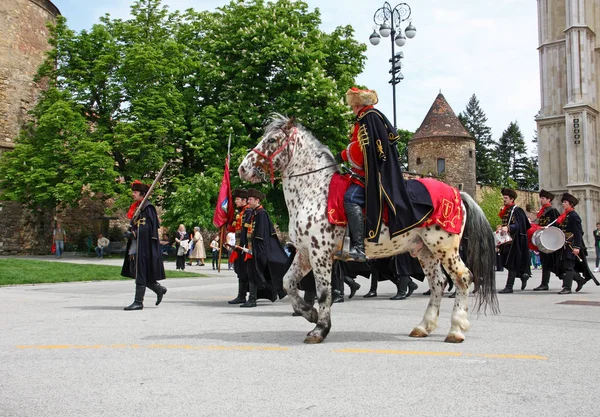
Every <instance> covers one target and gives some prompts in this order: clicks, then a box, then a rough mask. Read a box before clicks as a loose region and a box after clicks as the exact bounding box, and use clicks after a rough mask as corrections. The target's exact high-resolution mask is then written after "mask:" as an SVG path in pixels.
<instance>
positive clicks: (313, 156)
mask: <svg viewBox="0 0 600 417" xmlns="http://www.w3.org/2000/svg"><path fill="white" fill-rule="evenodd" d="M336 170H337V168H336V164H335V161H334V158H333V155H332V153H331V151H330V150H329V149H328V148H327V147H326V146H325V145H323V144H322V143H320V142H319V141H318V140H317V139H316V138H315V137H314V136H313V135H312V134H311V133H310V132H309V131H308V130H307V129H306V128H304V127H303V126H301V125H300V124H296V123H295V121H294V119H290V118H287V117H284V116H282V115H280V114H274V115H272V116H271V118H270V121H269V123H268V125H267V126H266V127H265V130H264V133H263V136H262V138H261V139H260V142H259V143H258V145H256V147H255V148H254V149H252V150H251V151H250V152H249V153H248V154H247V155H246V157H245V158H244V160H243V161H242V163H241V164H240V166H239V168H238V173H239V175H240V177H241V178H242V179H243V180H246V181H250V182H252V183H259V182H265V181H269V180H270V181H271V182H273V181H274V179H275V174H276V173H280V174H281V181H282V185H283V192H284V196H285V202H286V204H287V207H288V211H289V226H290V230H289V233H290V239H291V241H292V242H294V244H295V245H296V248H297V251H298V252H297V256H296V257H295V258H294V261H293V262H292V265H291V267H290V269H289V270H288V272H287V274H286V275H285V277H284V288H285V290H286V291H287V294H288V295H289V297H290V299H291V302H292V307H293V309H294V312H295V313H296V314H297V315H301V316H303V317H304V318H305V319H307V320H308V321H309V322H311V323H315V324H316V326H315V328H314V329H313V330H311V331H310V332H309V333H308V334H307V336H306V338H305V340H304V342H305V343H320V342H322V341H323V340H324V339H325V338H326V337H327V335H328V333H329V331H330V329H331V297H332V294H331V293H332V291H331V269H332V265H333V258H334V253H335V252H336V251H337V250H339V247H340V242H341V241H342V240H343V237H344V232H345V228H344V227H341V226H336V225H334V224H331V223H330V222H329V221H328V216H327V196H328V191H329V183H330V181H331V179H332V177H333V175H334V173H335V172H336ZM460 196H461V197H462V202H461V203H460V207H461V209H462V212H463V216H462V219H463V220H462V225H459V226H458V228H459V230H460V232H459V233H454V234H452V233H448V232H446V231H444V230H443V229H442V228H441V227H439V226H437V225H431V226H427V227H417V228H413V229H411V230H409V231H408V232H405V233H402V234H399V235H397V236H394V237H393V238H390V234H389V230H388V229H387V227H386V226H382V230H381V235H380V238H379V242H378V243H371V242H368V241H366V242H365V250H366V254H367V256H368V257H369V258H385V257H390V256H393V255H395V254H398V253H403V252H411V254H413V255H416V256H417V257H418V259H419V262H420V263H421V266H422V267H423V271H424V272H425V274H426V276H427V278H428V281H429V286H430V288H431V296H430V299H429V304H428V306H427V309H426V310H425V315H424V316H423V319H422V320H421V322H420V323H419V324H418V325H417V326H416V327H414V328H413V330H412V332H411V333H410V336H411V337H426V336H428V335H429V334H430V333H431V332H432V331H433V330H434V329H435V328H436V327H437V320H438V315H439V309H440V302H441V299H442V294H443V289H444V285H445V277H444V275H443V273H442V270H441V266H443V267H444V268H445V269H446V271H447V272H448V273H449V274H450V276H451V278H452V280H453V282H454V285H455V287H456V298H455V299H454V309H453V311H452V316H451V320H450V322H451V325H450V331H449V333H448V335H447V337H446V339H445V341H446V342H449V343H461V342H462V341H464V339H465V335H464V332H466V331H467V330H469V327H470V323H469V319H468V307H469V305H468V304H469V300H468V295H469V286H470V284H471V283H472V282H474V284H475V288H476V289H477V293H476V297H475V308H476V310H477V311H483V312H486V311H487V310H488V308H489V309H490V311H491V312H492V313H494V314H495V313H497V312H498V300H497V298H496V290H495V267H494V263H495V253H494V250H495V246H494V239H493V232H492V230H491V227H490V225H489V223H488V221H487V220H486V218H485V216H484V214H483V211H482V210H481V208H480V207H479V206H478V205H477V203H476V202H475V201H474V200H473V199H472V198H471V197H470V196H469V195H468V194H466V193H460ZM463 233H464V238H465V239H464V240H463V250H464V251H465V252H466V263H467V264H468V265H469V266H470V270H469V269H468V268H467V266H466V265H465V263H463V261H462V260H461V257H460V256H459V244H460V243H461V237H463ZM311 270H312V271H313V273H314V276H315V281H316V288H317V300H318V312H317V310H316V309H315V308H314V307H313V306H312V305H309V304H307V303H306V302H305V301H304V300H303V299H302V297H300V296H299V293H298V282H299V281H300V280H301V279H302V277H304V276H305V275H306V274H308V273H309V272H310V271H311ZM473 277H477V279H475V280H474V279H473Z"/></svg>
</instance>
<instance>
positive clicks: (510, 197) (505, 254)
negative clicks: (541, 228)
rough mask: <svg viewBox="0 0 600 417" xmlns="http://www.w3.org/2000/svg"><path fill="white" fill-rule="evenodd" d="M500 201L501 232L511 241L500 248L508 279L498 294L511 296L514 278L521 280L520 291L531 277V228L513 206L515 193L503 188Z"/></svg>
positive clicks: (522, 212) (519, 209)
mask: <svg viewBox="0 0 600 417" xmlns="http://www.w3.org/2000/svg"><path fill="white" fill-rule="evenodd" d="M501 193H502V201H503V202H504V207H502V210H500V213H498V216H499V217H500V218H501V219H502V229H501V230H502V232H503V233H509V234H510V237H511V238H512V240H511V241H510V242H509V243H505V244H503V245H502V246H501V247H500V255H501V257H502V264H503V265H504V267H505V268H506V269H508V278H507V279H506V286H505V287H504V289H503V290H500V291H498V292H499V293H500V294H512V292H513V285H514V284H515V278H516V277H519V278H521V290H524V289H525V287H526V286H527V280H528V279H529V277H531V264H530V262H529V248H528V247H527V230H529V228H530V227H531V223H529V219H528V218H527V215H526V214H525V211H524V210H523V209H522V208H521V207H518V206H517V205H516V204H515V200H516V198H517V192H516V191H515V190H513V189H510V188H503V189H502V191H501Z"/></svg>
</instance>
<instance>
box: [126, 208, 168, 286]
mask: <svg viewBox="0 0 600 417" xmlns="http://www.w3.org/2000/svg"><path fill="white" fill-rule="evenodd" d="M132 223H133V222H132ZM159 226H160V223H159V221H158V216H157V215H156V209H155V208H154V206H153V205H152V204H150V202H146V204H144V207H143V208H142V210H141V211H140V215H139V220H138V221H137V222H136V223H135V224H132V225H131V229H132V232H134V233H135V234H136V236H137V254H136V262H137V268H136V271H137V277H134V276H132V274H131V271H132V269H131V265H130V264H131V262H132V261H131V259H130V256H129V255H128V254H129V248H130V247H131V237H130V238H129V239H128V240H127V248H126V249H125V260H124V261H123V267H122V268H121V275H122V276H124V277H129V278H135V282H136V284H137V285H147V284H148V283H151V282H154V281H160V280H163V279H165V267H164V265H163V260H162V251H161V248H160V242H159V238H158V228H159Z"/></svg>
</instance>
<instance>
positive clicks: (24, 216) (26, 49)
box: [0, 0, 60, 255]
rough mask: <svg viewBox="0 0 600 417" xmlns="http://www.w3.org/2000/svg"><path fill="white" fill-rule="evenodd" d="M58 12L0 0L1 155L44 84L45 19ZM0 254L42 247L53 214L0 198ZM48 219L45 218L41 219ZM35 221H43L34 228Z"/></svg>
mask: <svg viewBox="0 0 600 417" xmlns="http://www.w3.org/2000/svg"><path fill="white" fill-rule="evenodd" d="M59 14H60V12H59V10H58V9H57V8H56V6H54V4H52V2H51V1H48V0H9V1H6V0H1V1H0V34H1V36H0V158H1V157H2V155H3V154H4V153H5V152H8V151H10V150H11V149H13V148H14V140H15V138H16V137H17V136H18V135H19V130H20V129H21V127H22V126H23V124H24V123H25V121H26V120H27V113H28V111H29V110H31V109H32V108H33V106H35V103H36V100H37V98H38V95H39V93H40V91H41V89H42V88H44V87H45V86H44V85H43V84H42V85H40V84H37V83H35V82H34V81H33V78H34V76H35V74H36V73H37V69H38V67H39V66H40V65H41V64H42V62H43V61H44V58H45V52H46V51H47V50H49V49H50V45H49V44H48V28H47V27H46V24H47V23H48V22H55V21H56V17H57V16H58V15H59ZM0 207H1V209H0V210H1V211H0V255H1V254H4V255H8V254H13V253H35V252H36V251H38V250H39V249H36V248H43V247H45V246H47V245H46V240H47V239H48V235H47V233H48V230H40V228H41V229H46V228H48V227H50V225H49V222H48V221H47V219H51V213H33V212H27V211H26V210H23V209H22V207H21V205H20V204H18V203H14V202H6V201H0ZM44 219H46V220H44ZM36 220H40V221H41V223H40V224H39V225H38V226H37V227H36V226H33V225H34V224H35V221H36Z"/></svg>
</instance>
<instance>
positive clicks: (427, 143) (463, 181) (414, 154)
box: [408, 137, 476, 197]
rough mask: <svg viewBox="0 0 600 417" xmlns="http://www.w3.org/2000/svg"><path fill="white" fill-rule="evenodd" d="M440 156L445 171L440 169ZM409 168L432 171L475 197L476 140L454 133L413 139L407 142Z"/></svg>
mask: <svg viewBox="0 0 600 417" xmlns="http://www.w3.org/2000/svg"><path fill="white" fill-rule="evenodd" d="M440 158H443V159H444V162H445V171H444V172H443V173H438V159H440ZM408 170H409V172H415V173H416V174H418V175H421V176H427V175H428V174H431V175H433V176H434V177H436V178H438V179H439V180H441V181H443V182H445V183H447V184H449V185H451V186H453V187H456V188H458V189H460V190H462V191H464V192H466V193H467V194H469V195H470V196H472V197H475V195H476V190H475V188H476V181H475V141H474V140H473V139H467V138H452V137H440V138H421V139H413V140H411V141H409V142H408Z"/></svg>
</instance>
